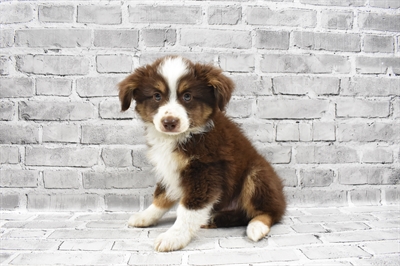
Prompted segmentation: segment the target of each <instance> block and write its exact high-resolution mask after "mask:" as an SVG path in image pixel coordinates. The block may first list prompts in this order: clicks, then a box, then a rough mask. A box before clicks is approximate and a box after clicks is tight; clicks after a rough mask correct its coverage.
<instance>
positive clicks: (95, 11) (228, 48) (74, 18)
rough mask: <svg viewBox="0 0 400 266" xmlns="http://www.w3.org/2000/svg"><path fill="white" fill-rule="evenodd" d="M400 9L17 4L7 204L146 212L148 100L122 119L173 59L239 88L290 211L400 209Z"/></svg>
mask: <svg viewBox="0 0 400 266" xmlns="http://www.w3.org/2000/svg"><path fill="white" fill-rule="evenodd" d="M398 2H399V1H395V0H381V1H377V0H349V1H340V0H326V1H318V0H296V1H294V0H276V1H270V0H269V1H257V2H254V1H247V0H239V1H220V2H215V1H186V2H181V3H178V2H177V1H175V2H174V1H172V2H171V1H158V2H157V3H156V2H154V1H153V2H146V1H142V2H140V1H130V2H128V3H125V2H121V1H110V2H109V3H105V2H102V3H98V4H93V3H90V2H89V1H84V0H79V1H70V2H66V1H59V2H57V3H55V2H54V1H47V0H43V1H40V3H36V2H34V1H20V2H18V1H3V2H2V3H1V4H0V11H1V15H0V24H1V27H0V28H1V29H0V48H1V50H2V55H1V56H0V164H1V169H2V171H6V172H7V176H8V177H7V178H4V179H3V180H2V182H3V183H2V184H3V185H4V186H3V187H2V199H3V201H2V202H1V203H0V205H1V206H0V207H5V208H6V209H9V210H13V209H14V208H16V209H17V210H28V211H29V210H32V208H34V209H35V210H46V211H51V210H79V211H87V210H89V209H90V210H110V211H126V210H134V211H136V210H139V209H140V208H143V207H144V206H148V205H149V204H150V203H151V200H152V193H153V189H154V188H153V186H154V185H155V183H156V182H157V180H156V177H155V175H154V173H153V172H152V171H151V170H150V169H151V167H152V166H151V165H150V163H149V162H148V160H147V158H146V151H147V147H146V139H145V137H144V134H145V130H144V127H143V123H142V122H141V120H140V118H139V117H138V115H137V114H135V112H134V108H135V103H134V102H132V105H131V108H130V109H129V110H128V111H127V112H121V107H120V102H119V97H118V82H120V81H121V80H122V79H124V78H125V77H126V76H127V75H128V74H129V73H131V72H132V71H134V70H135V69H136V68H137V67H139V66H142V65H144V64H148V63H152V62H153V61H154V60H155V59H157V58H159V57H161V56H165V55H171V54H175V55H182V56H184V57H187V58H189V59H191V60H193V61H196V62H202V63H207V64H212V65H214V66H217V67H221V68H222V69H223V71H224V74H226V75H227V76H228V77H230V78H232V79H233V81H234V82H235V91H234V92H233V96H232V101H231V103H230V105H229V106H228V108H227V110H228V111H227V113H228V115H230V116H231V117H232V118H233V120H234V121H235V122H236V123H238V124H239V125H240V126H241V127H242V129H243V132H245V134H246V135H247V136H248V137H249V139H250V140H251V141H252V143H253V144H254V146H255V147H256V149H258V150H259V151H260V153H261V154H262V155H263V156H264V157H265V158H267V159H268V160H270V161H271V162H272V163H273V165H274V167H275V168H276V169H277V172H279V174H280V175H281V176H282V179H283V180H284V184H285V193H286V195H287V197H288V202H289V204H291V205H293V206H297V205H300V206H320V205H321V206H332V205H335V206H337V205H347V204H353V205H363V204H368V205H370V206H373V205H377V204H379V205H391V204H397V203H398V195H399V193H398V191H399V190H398V188H399V186H400V183H399V169H400V166H399V163H400V147H399V141H400V140H399V134H398V132H399V131H400V129H399V121H398V120H399V118H400V99H399V96H400V90H399V87H400V79H399V75H400V65H399V60H398V52H399V36H398V35H399V34H398V32H399V23H398V21H399V19H398V17H399V16H398V15H399V14H398V12H397V11H396V8H398V7H399V3H398ZM13 171H15V173H14V172H13ZM31 172H35V175H33V176H34V177H32V175H31V174H30V173H31ZM9 173H12V175H11V174H9ZM24 173H26V175H25V174H24ZM36 173H37V174H38V175H36ZM10 176H13V177H15V178H10ZM24 186H26V187H24ZM376 191H378V192H376ZM3 195H4V196H3ZM32 195H36V196H33V198H32ZM64 195H67V196H64ZM29 198H30V199H29ZM69 201H71V202H69ZM86 203H87V204H86ZM291 212H293V210H291ZM294 212H296V211H294ZM298 212H300V211H298ZM310 212H311V211H310ZM297 215H298V216H296V217H297V218H293V219H294V220H293V221H295V220H296V219H300V218H301V217H302V215H300V213H298V214H297ZM340 217H341V218H340ZM344 217H345V215H339V218H340V219H341V220H340V221H345V218H344ZM371 217H372V216H371ZM374 217H375V216H374ZM376 217H378V216H376ZM124 219H126V217H125V218H124ZM105 226H106V225H105ZM108 226H112V225H108ZM355 228H359V229H357V230H364V229H363V227H355ZM311 229H312V228H311ZM100 231H101V230H100ZM289 231H291V229H290V228H289V227H287V226H286V227H285V226H284V228H283V229H282V228H279V227H278V229H277V231H276V232H275V233H279V234H281V233H285V234H287V233H288V232H289ZM108 232H109V231H108ZM127 232H128V231H127ZM213 232H214V231H213ZM218 232H220V231H218ZM109 233H110V232H109ZM32 234H33V233H32ZM68 234H69V235H71V237H72V238H74V237H75V236H74V234H72V232H68ZM68 234H67V233H66V234H65V235H68ZM215 234H218V233H215ZM91 236H92V237H95V236H94V235H93V234H92V235H91ZM64 237H65V236H64ZM306 239H309V237H308V238H307V237H306ZM310 239H312V238H310ZM305 241H306V240H305ZM282 243H284V242H282ZM235 245H236V246H238V247H239V246H240V247H242V246H246V244H244V243H243V242H241V241H240V240H238V241H236V242H235V243H233V244H232V245H231V246H232V247H235ZM79 246H81V245H78V246H77V247H79ZM94 246H96V245H94ZM247 247H252V245H249V244H247ZM148 250H151V247H149V249H148ZM73 252H77V251H73ZM296 254H297V255H298V254H300V253H296ZM13 258H15V259H16V258H17V257H15V256H14V257H13ZM67 258H68V256H67ZM277 258H278V259H277V261H279V256H278V257H277ZM297 259H299V258H297ZM302 259H304V255H303V258H302ZM0 260H1V258H0ZM128 260H129V256H127V257H125V263H127V262H128ZM132 261H133V259H131V262H132ZM155 261H157V260H155ZM189 261H190V257H186V258H184V260H183V261H182V262H185V263H188V262H189ZM345 261H346V262H348V263H352V264H357V258H353V259H351V258H346V259H345ZM11 262H12V261H10V259H8V260H7V259H6V260H5V263H11ZM24 262H25V261H24ZM193 262H194V263H197V262H198V260H197V259H196V260H193ZM281 262H282V263H284V262H283V261H281ZM303 262H305V263H306V261H303ZM88 263H89V262H88ZM221 263H224V261H223V260H222V261H221ZM226 263H228V262H226ZM226 263H225V264H226ZM271 263H274V260H271ZM89 264H90V263H89Z"/></svg>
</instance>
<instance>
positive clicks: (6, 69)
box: [0, 56, 11, 75]
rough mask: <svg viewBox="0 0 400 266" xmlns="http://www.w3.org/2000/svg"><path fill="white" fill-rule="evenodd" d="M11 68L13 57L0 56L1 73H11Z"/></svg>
mask: <svg viewBox="0 0 400 266" xmlns="http://www.w3.org/2000/svg"><path fill="white" fill-rule="evenodd" d="M10 68H11V58H10V57H3V56H1V57H0V75H9V74H10Z"/></svg>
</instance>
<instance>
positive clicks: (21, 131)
mask: <svg viewBox="0 0 400 266" xmlns="http://www.w3.org/2000/svg"><path fill="white" fill-rule="evenodd" d="M0 143H1V144H35V143H39V126H38V125H31V124H25V123H16V124H8V123H0Z"/></svg>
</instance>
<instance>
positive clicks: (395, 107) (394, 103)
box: [392, 98, 400, 118]
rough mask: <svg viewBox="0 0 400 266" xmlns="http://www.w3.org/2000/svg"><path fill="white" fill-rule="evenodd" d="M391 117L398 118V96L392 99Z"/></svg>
mask: <svg viewBox="0 0 400 266" xmlns="http://www.w3.org/2000/svg"><path fill="white" fill-rule="evenodd" d="M392 110H393V111H392V117H393V118H400V98H395V99H393V101H392Z"/></svg>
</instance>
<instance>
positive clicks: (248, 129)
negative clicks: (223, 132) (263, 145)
mask: <svg viewBox="0 0 400 266" xmlns="http://www.w3.org/2000/svg"><path fill="white" fill-rule="evenodd" d="M240 126H241V128H242V130H243V131H244V133H245V134H246V135H247V137H249V138H250V139H251V140H252V141H260V142H273V141H274V140H275V129H274V125H273V124H272V123H267V122H264V121H258V120H246V121H244V122H243V123H241V124H240Z"/></svg>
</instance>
